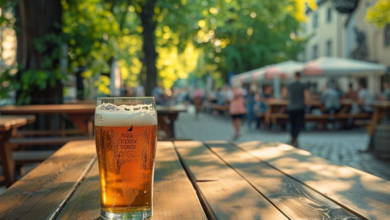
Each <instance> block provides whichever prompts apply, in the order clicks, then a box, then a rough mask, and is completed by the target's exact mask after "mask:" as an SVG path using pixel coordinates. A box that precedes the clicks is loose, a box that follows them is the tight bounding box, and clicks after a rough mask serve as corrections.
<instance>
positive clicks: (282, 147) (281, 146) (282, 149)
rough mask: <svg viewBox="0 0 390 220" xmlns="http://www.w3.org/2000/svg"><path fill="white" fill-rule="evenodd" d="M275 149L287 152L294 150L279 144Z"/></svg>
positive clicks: (291, 147) (289, 146)
mask: <svg viewBox="0 0 390 220" xmlns="http://www.w3.org/2000/svg"><path fill="white" fill-rule="evenodd" d="M277 148H278V149H279V150H281V151H289V150H292V149H294V147H293V146H291V145H287V144H280V145H279V146H277Z"/></svg>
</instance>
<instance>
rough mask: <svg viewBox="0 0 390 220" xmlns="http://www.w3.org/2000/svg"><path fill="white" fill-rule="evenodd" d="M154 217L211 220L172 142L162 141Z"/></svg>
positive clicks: (172, 219) (156, 172) (158, 146)
mask: <svg viewBox="0 0 390 220" xmlns="http://www.w3.org/2000/svg"><path fill="white" fill-rule="evenodd" d="M154 181H155V182H154V195H153V213H154V214H153V219H164V220H175V219H177V220H182V219H197V220H198V219H199V220H201V219H202V220H204V219H207V218H206V215H205V213H204V211H203V209H202V206H201V204H200V202H199V199H198V197H197V195H196V192H195V190H194V188H193V187H192V184H191V182H190V180H189V179H188V177H187V175H186V173H185V171H184V169H183V167H182V165H181V163H180V161H179V158H178V156H177V154H176V152H175V150H174V148H173V144H172V142H158V144H157V154H156V164H155V173H154Z"/></svg>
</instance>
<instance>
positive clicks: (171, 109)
mask: <svg viewBox="0 0 390 220" xmlns="http://www.w3.org/2000/svg"><path fill="white" fill-rule="evenodd" d="M95 109H96V104H95V103H74V104H56V105H22V106H15V105H9V106H2V107H0V114H3V115H9V114H12V115H26V114H66V115H67V116H68V117H69V119H70V120H71V121H72V122H73V123H74V124H75V125H76V126H77V127H78V128H79V129H80V131H81V132H82V133H83V134H85V135H88V136H92V135H93V118H94V115H95ZM185 111H187V108H186V107H185V106H157V113H158V123H159V125H160V126H161V128H162V129H163V130H164V131H165V132H166V133H167V136H168V137H169V138H173V137H175V131H174V123H175V121H176V119H177V117H178V115H179V113H180V112H185Z"/></svg>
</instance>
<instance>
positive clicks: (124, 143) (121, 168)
mask: <svg viewBox="0 0 390 220" xmlns="http://www.w3.org/2000/svg"><path fill="white" fill-rule="evenodd" d="M141 107H142V106H141ZM116 108H117V109H116ZM116 108H113V107H112V106H111V107H109V108H108V110H106V109H107V108H104V107H103V108H102V107H100V109H99V106H98V107H97V109H96V115H95V140H96V149H97V154H98V162H99V173H100V184H101V204H102V217H103V218H107V219H116V218H118V219H119V218H120V219H122V218H126V219H149V218H150V217H151V216H152V207H153V204H152V202H153V169H154V158H155V152H156V133H157V120H156V116H155V112H150V111H142V108H140V107H134V106H133V107H124V106H117V107H116ZM129 108H136V109H138V111H134V112H133V111H131V110H129ZM113 109H114V110H113ZM118 109H119V110H118ZM125 109H127V111H126V110H125ZM122 110H123V111H122ZM153 111H154V110H153Z"/></svg>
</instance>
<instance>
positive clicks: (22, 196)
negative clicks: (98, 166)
mask: <svg viewBox="0 0 390 220" xmlns="http://www.w3.org/2000/svg"><path fill="white" fill-rule="evenodd" d="M95 158H96V150H95V144H94V142H93V141H77V142H72V143H68V144H66V145H65V146H64V147H62V148H61V149H60V150H58V151H57V152H56V153H55V154H54V155H52V156H51V157H50V158H48V159H47V160H46V161H44V162H43V163H42V164H40V165H39V166H38V167H37V168H35V169H34V170H33V171H31V172H30V173H29V174H27V175H26V176H24V177H23V178H22V179H21V180H19V181H18V182H16V183H15V184H14V185H12V186H11V187H10V188H9V189H8V190H7V191H6V192H4V193H3V194H2V195H1V196H0V204H1V206H0V219H52V218H53V217H54V216H55V215H56V212H57V211H58V210H59V209H61V207H62V206H63V204H64V203H65V202H66V200H67V199H68V198H69V197H70V196H71V194H72V193H73V191H74V188H75V187H76V186H77V184H78V183H79V182H80V181H81V180H82V179H83V177H84V176H85V174H86V172H87V171H88V170H89V168H90V166H91V165H92V162H93V161H94V160H95Z"/></svg>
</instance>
